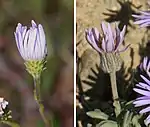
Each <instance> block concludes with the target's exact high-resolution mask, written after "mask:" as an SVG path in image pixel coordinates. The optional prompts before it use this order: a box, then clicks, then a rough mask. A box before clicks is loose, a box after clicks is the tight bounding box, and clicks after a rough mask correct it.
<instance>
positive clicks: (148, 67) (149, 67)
mask: <svg viewBox="0 0 150 127" xmlns="http://www.w3.org/2000/svg"><path fill="white" fill-rule="evenodd" d="M140 69H141V70H144V71H145V72H146V73H147V75H148V76H149V77H150V61H149V59H148V57H144V59H143V62H142V63H141V64H140Z"/></svg>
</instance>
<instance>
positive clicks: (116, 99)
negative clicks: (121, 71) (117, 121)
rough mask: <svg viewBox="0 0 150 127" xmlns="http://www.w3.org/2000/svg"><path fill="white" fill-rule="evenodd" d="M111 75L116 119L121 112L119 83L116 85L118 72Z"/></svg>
mask: <svg viewBox="0 0 150 127" xmlns="http://www.w3.org/2000/svg"><path fill="white" fill-rule="evenodd" d="M109 75H110V81H111V89H112V95H113V101H114V102H113V106H114V107H115V114H116V117H117V116H118V115H119V114H120V112H121V106H120V102H119V96H118V90H117V83H116V72H115V71H114V72H111V73H109Z"/></svg>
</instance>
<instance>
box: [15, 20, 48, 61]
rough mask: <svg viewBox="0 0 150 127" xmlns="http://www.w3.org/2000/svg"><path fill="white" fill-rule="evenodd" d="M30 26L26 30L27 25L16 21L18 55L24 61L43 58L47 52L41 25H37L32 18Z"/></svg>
mask: <svg viewBox="0 0 150 127" xmlns="http://www.w3.org/2000/svg"><path fill="white" fill-rule="evenodd" d="M31 24H32V26H31V27H30V29H28V30H27V26H23V25H22V24H21V23H18V25H17V27H16V32H14V34H15V39H16V44H17V47H18V50H19V52H20V55H21V56H22V58H23V59H24V60H25V61H30V60H32V61H38V60H43V59H44V58H45V56H46V54H47V47H46V39H45V33H44V30H43V27H42V25H41V24H39V25H37V24H36V23H35V22H34V21H33V20H32V21H31Z"/></svg>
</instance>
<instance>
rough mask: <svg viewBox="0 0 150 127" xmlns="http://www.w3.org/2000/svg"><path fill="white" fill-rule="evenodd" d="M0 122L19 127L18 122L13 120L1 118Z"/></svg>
mask: <svg viewBox="0 0 150 127" xmlns="http://www.w3.org/2000/svg"><path fill="white" fill-rule="evenodd" d="M0 122H1V123H3V124H7V125H9V126H11V127H20V125H19V124H17V123H15V122H12V121H4V120H1V121H0Z"/></svg>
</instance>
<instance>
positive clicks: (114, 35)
mask: <svg viewBox="0 0 150 127" xmlns="http://www.w3.org/2000/svg"><path fill="white" fill-rule="evenodd" d="M101 28H102V35H101V34H100V32H99V31H98V29H97V28H90V29H87V30H86V38H87V41H88V42H89V44H90V45H92V46H93V47H94V48H95V49H96V50H97V51H98V52H99V53H112V52H117V53H118V52H123V51H125V50H126V49H127V48H128V47H129V45H128V46H126V47H125V48H124V49H121V50H120V49H119V46H120V45H121V44H122V42H123V40H124V35H125V30H126V26H124V27H123V30H122V31H120V30H119V28H118V26H116V28H115V29H113V28H111V26H110V24H109V23H108V25H105V23H104V22H102V24H101Z"/></svg>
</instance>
